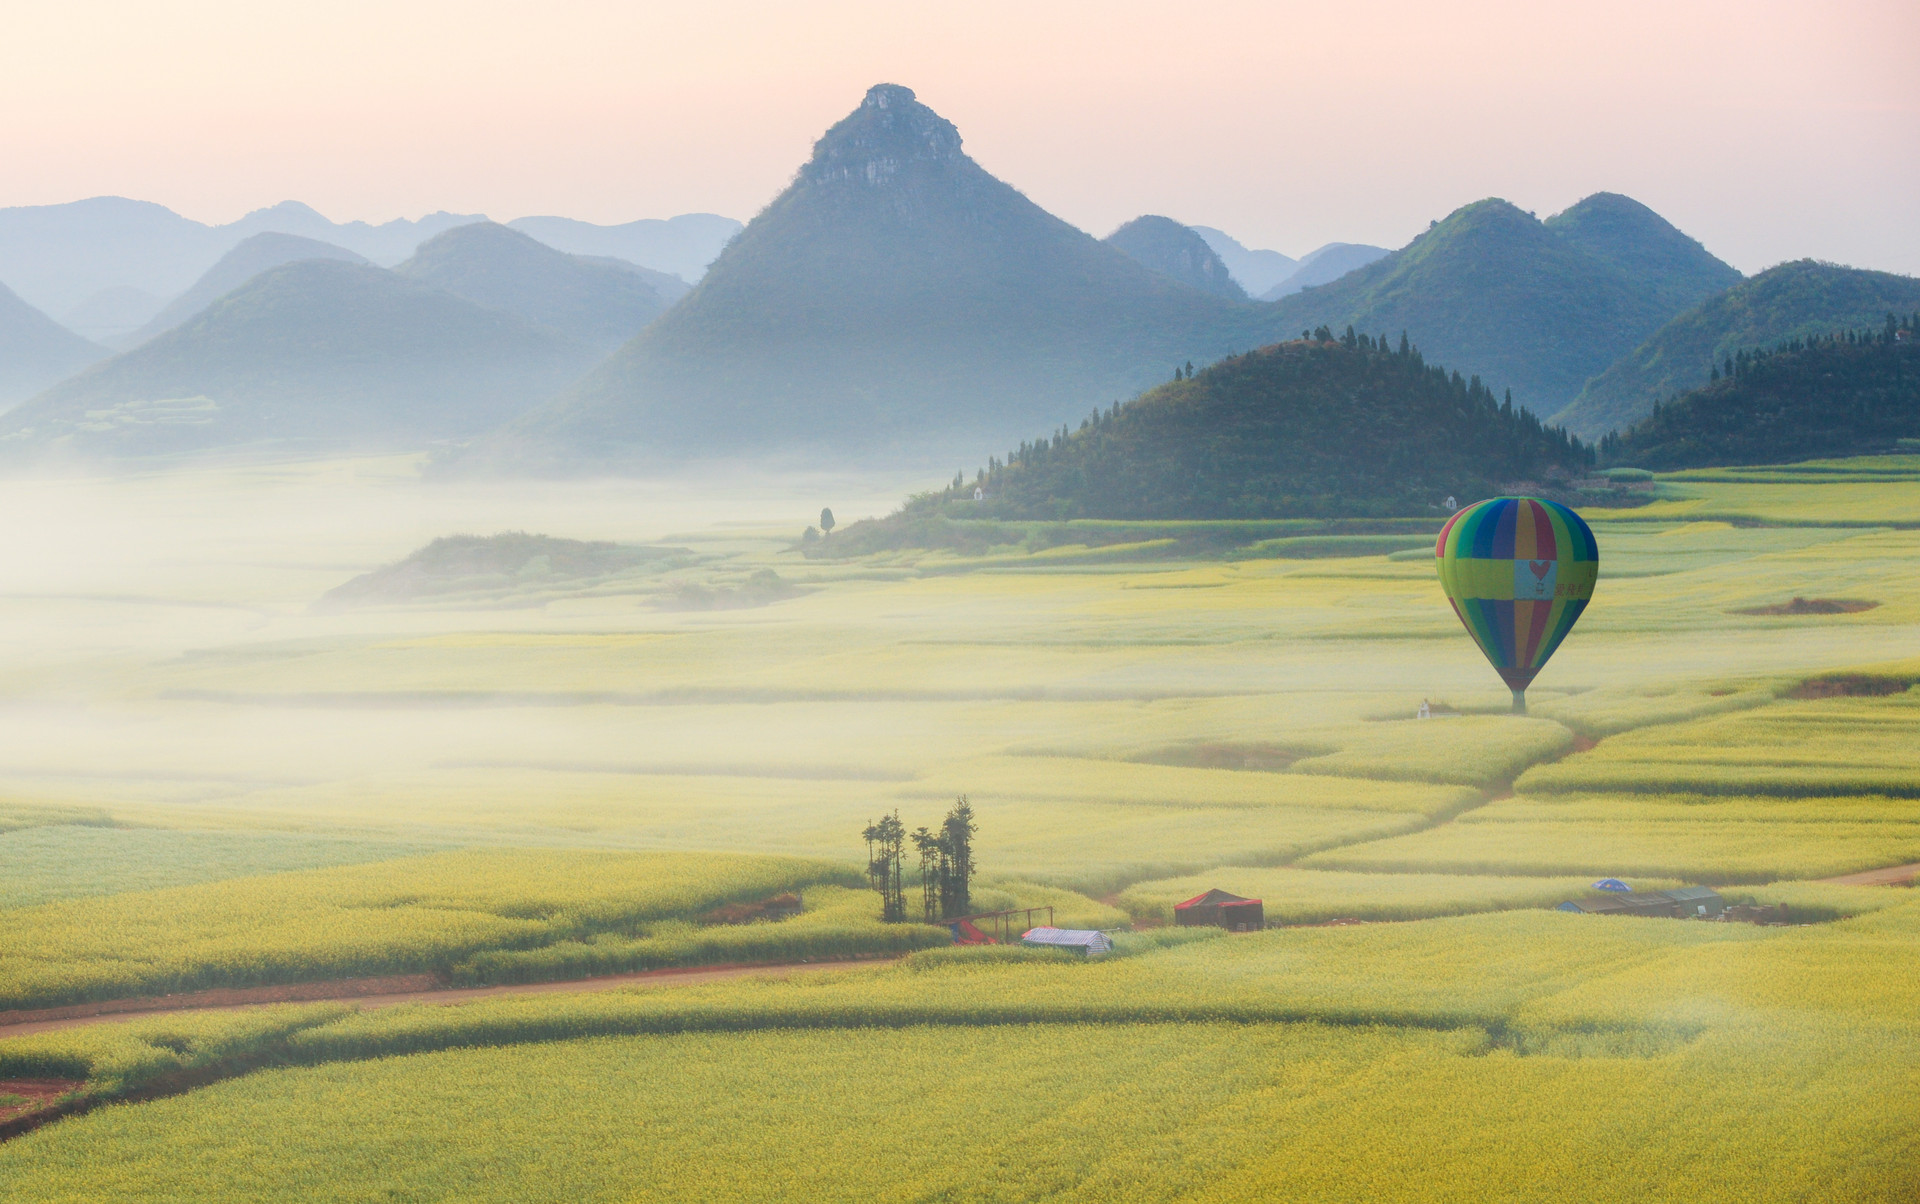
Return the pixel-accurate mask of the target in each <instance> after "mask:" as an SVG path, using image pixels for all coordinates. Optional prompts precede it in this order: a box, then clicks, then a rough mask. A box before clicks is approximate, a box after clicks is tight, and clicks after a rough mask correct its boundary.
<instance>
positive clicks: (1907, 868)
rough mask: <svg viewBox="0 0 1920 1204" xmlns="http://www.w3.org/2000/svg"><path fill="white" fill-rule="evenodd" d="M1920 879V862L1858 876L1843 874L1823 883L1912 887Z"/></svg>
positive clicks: (1890, 866)
mask: <svg viewBox="0 0 1920 1204" xmlns="http://www.w3.org/2000/svg"><path fill="white" fill-rule="evenodd" d="M1916 878H1920V861H1916V862H1914V863H1913V864H1912V865H1889V866H1887V867H1885V868H1884V869H1877V870H1866V871H1864V872H1862V873H1858V874H1842V875H1841V876H1840V877H1838V878H1822V879H1820V881H1822V882H1838V883H1841V884H1842V885H1844V886H1912V885H1913V884H1914V880H1915V879H1916Z"/></svg>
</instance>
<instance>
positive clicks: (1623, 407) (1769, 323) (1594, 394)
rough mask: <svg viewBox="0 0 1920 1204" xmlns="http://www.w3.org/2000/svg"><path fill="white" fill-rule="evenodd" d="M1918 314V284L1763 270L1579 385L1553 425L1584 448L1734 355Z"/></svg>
mask: <svg viewBox="0 0 1920 1204" xmlns="http://www.w3.org/2000/svg"><path fill="white" fill-rule="evenodd" d="M1916 308H1920V280H1916V279H1914V278H1913V277H1911V276H1896V275H1894V274H1892V273H1890V272H1869V271H1863V270H1861V269H1859V268H1847V267H1841V266H1839V265H1838V264H1831V263H1818V262H1816V261H1814V260H1811V259H1801V260H1796V261H1794V262H1792V263H1783V264H1780V265H1778V266H1776V267H1772V268H1768V269H1767V270H1766V271H1764V272H1760V273H1758V274H1757V275H1755V276H1752V277H1750V278H1748V279H1747V280H1745V281H1742V282H1740V283H1738V284H1736V285H1734V286H1733V287H1732V288H1730V289H1727V290H1726V291H1725V292H1722V293H1718V294H1716V295H1714V296H1712V297H1709V298H1708V299H1706V300H1705V301H1702V302H1701V303H1700V304H1699V305H1698V306H1696V307H1694V308H1692V309H1689V310H1688V311H1687V312H1686V313H1683V314H1681V315H1679V316H1678V317H1675V318H1674V319H1673V320H1672V321H1670V322H1668V323H1666V324H1665V325H1664V326H1662V327H1661V328H1660V329H1659V330H1657V331H1655V332H1654V333H1653V335H1652V336H1651V337H1649V338H1648V339H1647V340H1646V341H1645V342H1644V343H1642V344H1640V345H1639V346H1638V347H1635V348H1634V349H1633V350H1632V351H1631V352H1629V353H1627V354H1626V355H1624V356H1622V357H1621V358H1620V359H1619V360H1617V361H1616V362H1614V363H1613V364H1611V365H1609V366H1608V367H1607V369H1606V370H1605V371H1604V372H1601V373H1600V374H1599V375H1597V376H1595V377H1594V378H1593V379H1592V380H1590V381H1588V382H1587V385H1586V387H1585V388H1584V389H1582V390H1581V392H1580V395H1579V396H1578V397H1576V398H1575V399H1574V400H1573V402H1572V403H1571V404H1569V405H1568V406H1567V407H1566V408H1565V409H1563V410H1561V411H1560V412H1559V413H1557V414H1555V415H1554V421H1556V422H1559V423H1563V424H1565V425H1566V426H1567V427H1568V429H1570V430H1573V431H1575V432H1576V433H1579V434H1581V435H1582V436H1583V437H1585V438H1589V439H1597V438H1599V437H1600V436H1602V435H1604V434H1606V433H1607V432H1608V431H1612V430H1624V429H1626V428H1627V427H1628V426H1631V425H1632V424H1634V423H1636V422H1638V421H1640V420H1641V419H1643V418H1645V417H1647V415H1649V414H1651V413H1652V412H1653V407H1654V405H1655V404H1656V403H1658V402H1662V401H1666V400H1667V399H1669V398H1671V397H1673V396H1674V395H1675V394H1679V393H1685V392H1688V391H1689V390H1692V389H1697V388H1700V387H1702V386H1704V385H1706V384H1707V383H1708V377H1709V375H1710V374H1711V373H1712V371H1713V369H1714V367H1715V366H1716V365H1718V364H1719V363H1720V362H1721V361H1722V360H1724V359H1725V358H1726V357H1727V356H1729V355H1732V354H1733V353H1735V352H1736V351H1740V350H1743V349H1752V348H1756V347H1771V346H1774V345H1775V344H1777V343H1781V342H1785V341H1787V340H1790V339H1806V338H1810V337H1813V336H1816V335H1824V334H1829V333H1832V332H1833V331H1836V330H1839V331H1844V330H1857V329H1863V328H1869V327H1872V326H1874V325H1875V324H1877V323H1879V322H1880V321H1881V320H1883V319H1884V318H1885V317H1886V315H1887V314H1889V313H1910V312H1912V311H1913V310H1914V309H1916Z"/></svg>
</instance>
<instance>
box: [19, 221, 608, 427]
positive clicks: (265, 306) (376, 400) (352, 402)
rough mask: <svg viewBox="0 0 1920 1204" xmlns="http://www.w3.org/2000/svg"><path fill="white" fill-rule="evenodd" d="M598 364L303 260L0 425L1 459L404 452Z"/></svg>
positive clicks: (542, 336) (354, 269)
mask: <svg viewBox="0 0 1920 1204" xmlns="http://www.w3.org/2000/svg"><path fill="white" fill-rule="evenodd" d="M594 358H595V356H594V352H593V351H592V349H591V348H589V347H587V346H586V345H585V344H582V343H580V342H578V341H576V340H573V339H570V338H567V337H566V336H564V335H561V334H559V333H558V332H555V331H552V330H549V329H547V328H546V327H543V326H538V325H535V324H534V323H531V322H528V321H526V320H525V319H523V318H520V317H518V316H516V315H513V314H509V313H504V312H502V311H499V310H494V309H488V308H484V307H482V306H478V305H475V304H473V303H472V302H470V301H466V300H463V299H461V298H459V297H455V296H453V295H451V294H449V293H446V292H442V291H441V290H439V289H433V288H428V287H426V286H424V285H421V284H417V283H415V282H413V281H410V280H407V279H405V278H404V277H401V276H398V275H396V274H394V273H393V272H390V271H386V270H384V269H382V268H377V267H372V266H370V265H365V264H356V263H347V262H342V261H340V260H325V259H305V260H300V261H297V262H294V263H289V264H284V265H282V266H280V267H276V268H273V269H270V270H268V271H266V272H264V273H261V274H260V275H257V276H255V277H253V278H252V279H251V280H249V281H247V283H246V284H244V285H242V286H241V287H240V288H238V289H235V290H233V291H232V292H229V293H227V294H225V295H223V296H222V297H220V298H219V299H218V300H217V301H216V302H215V303H214V304H213V305H211V306H209V307H207V308H206V309H205V310H203V311H202V312H201V313H199V314H198V315H196V316H195V317H193V318H192V319H191V320H189V321H187V322H185V323H183V324H182V325H180V326H178V327H176V328H175V329H173V330H170V331H167V332H165V333H163V334H161V335H159V336H157V337H155V338H154V339H152V340H150V341H149V342H147V343H145V344H143V345H141V346H139V347H136V348H135V349H133V350H132V351H129V352H127V353H125V354H123V355H119V356H115V357H114V358H112V359H110V360H107V361H105V362H103V363H99V364H95V365H94V366H93V367H91V368H89V369H87V370H85V371H83V372H81V373H79V374H78V375H76V376H74V377H72V378H70V379H68V380H65V381H63V382H61V383H60V384H58V385H56V386H54V387H53V388H51V389H48V390H47V391H46V392H44V393H41V394H39V395H38V396H36V397H35V398H33V399H32V400H31V401H29V402H27V403H26V404H24V405H21V406H19V407H18V408H16V409H14V410H12V411H10V412H8V413H7V414H5V415H0V451H4V452H5V453H6V454H7V456H8V458H10V459H22V458H33V457H37V456H44V455H49V454H56V455H71V456H77V457H118V456H151V455H161V454H169V453H178V452H190V451H198V450H204V449H208V448H215V447H231V446H237V445H263V446H274V447H286V448H299V449H303V450H307V451H337V450H407V449H412V448H417V447H420V446H422V445H423V444H424V443H426V442H428V441H431V440H436V439H448V438H456V437H462V436H471V435H474V434H478V433H479V432H481V431H484V430H487V429H489V428H491V427H493V426H496V425H498V424H499V423H501V422H503V421H506V420H507V419H509V418H512V417H513V416H514V415H516V414H518V413H520V412H522V411H524V410H525V409H526V408H527V407H529V406H531V405H532V404H534V403H536V402H537V401H539V400H541V399H542V398H544V397H547V396H550V395H552V394H553V393H554V392H555V391H557V390H558V389H560V388H561V387H562V386H564V385H565V384H567V383H568V382H569V381H571V380H573V379H575V378H576V377H578V375H579V374H580V373H581V372H583V371H584V370H585V369H586V368H587V367H588V366H589V365H590V364H591V363H592V362H593V359H594Z"/></svg>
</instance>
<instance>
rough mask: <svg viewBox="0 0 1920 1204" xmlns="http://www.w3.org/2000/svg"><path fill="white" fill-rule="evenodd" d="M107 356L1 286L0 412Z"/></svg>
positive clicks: (104, 350) (105, 352) (101, 349)
mask: <svg viewBox="0 0 1920 1204" xmlns="http://www.w3.org/2000/svg"><path fill="white" fill-rule="evenodd" d="M106 354H107V350H106V348H104V347H101V346H99V345H97V344H95V343H90V342H88V341H87V340H86V339H83V338H81V337H80V336H79V335H77V334H75V333H73V332H72V331H71V330H68V329H67V328H66V327H64V326H62V325H60V323H58V322H56V321H54V320H53V319H52V318H49V317H48V316H47V315H45V314H43V313H41V312H40V311H39V310H37V309H35V308H34V307H33V306H31V305H28V304H27V303H26V302H25V301H22V300H21V299H20V298H19V296H18V295H16V294H15V293H14V291H13V290H12V289H10V288H8V287H7V286H6V285H4V284H0V409H4V408H6V407H7V406H10V405H12V404H14V403H15V402H17V401H21V400H23V399H25V398H28V397H31V396H33V395H34V394H35V393H37V392H39V391H40V390H41V389H44V388H46V387H47V386H48V385H50V384H52V383H53V382H54V381H57V380H60V379H61V378H63V377H66V376H69V375H71V374H73V373H75V372H78V371H79V370H80V369H82V368H84V367H86V366H87V365H88V364H91V363H93V362H94V361H95V360H97V359H100V358H101V357H102V356H105V355H106Z"/></svg>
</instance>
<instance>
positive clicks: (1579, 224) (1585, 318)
mask: <svg viewBox="0 0 1920 1204" xmlns="http://www.w3.org/2000/svg"><path fill="white" fill-rule="evenodd" d="M1739 279H1740V273H1739V272H1737V271H1735V270H1734V269H1733V268H1731V267H1728V266H1727V265H1726V264H1724V263H1722V262H1721V261H1720V260H1718V259H1715V258H1714V257H1713V256H1712V255H1710V254H1709V253H1708V252H1707V251H1706V249H1705V248H1703V247H1701V246H1700V244H1699V243H1697V242H1695V241H1693V240H1692V239H1690V238H1688V237H1687V236H1686V235H1684V234H1682V233H1680V232H1679V231H1678V230H1675V229H1674V228H1673V227H1672V226H1671V225H1669V224H1668V223H1667V222H1666V221H1665V220H1663V219H1662V218H1661V217H1660V216H1659V215H1658V214H1656V213H1654V212H1653V211H1652V210H1651V209H1648V208H1647V207H1646V206H1644V205H1641V204H1640V203H1639V202H1637V201H1633V200H1630V199H1629V198H1627V197H1623V196H1617V195H1614V194H1611V193H1597V194H1595V195H1594V196H1590V197H1588V198H1587V199H1585V200H1583V201H1581V202H1580V203H1579V204H1577V205H1574V206H1573V207H1572V208H1570V209H1568V210H1567V211H1566V212H1565V213H1562V214H1559V215H1557V216H1556V217H1554V218H1551V219H1549V220H1548V221H1545V222H1542V221H1539V220H1537V219H1536V218H1534V216H1533V215H1532V214H1529V213H1525V212H1523V211H1522V210H1520V209H1518V208H1516V207H1515V206H1513V205H1511V204H1508V203H1507V202H1506V201H1502V200H1498V199H1489V200H1484V201H1479V202H1476V203H1474V204H1472V205H1467V206H1465V207H1463V208H1461V209H1458V210H1455V211H1454V212H1453V213H1451V214H1449V215H1448V216H1447V217H1446V219H1445V220H1443V221H1439V222H1435V223H1434V224H1433V226H1432V227H1431V228H1430V229H1428V230H1427V231H1426V232H1424V233H1423V234H1421V235H1420V236H1419V237H1418V238H1415V239H1414V240H1413V241H1412V242H1411V243H1409V244H1407V245H1406V246H1405V247H1403V248H1401V249H1400V250H1398V251H1395V252H1393V253H1392V254H1391V255H1388V256H1386V257H1384V258H1382V259H1379V260H1376V261H1375V262H1373V263H1370V264H1368V265H1366V266H1365V267H1362V268H1360V269H1358V270H1357V271H1352V272H1349V273H1347V274H1346V275H1344V276H1341V277H1340V278H1339V279H1337V280H1335V281H1333V282H1332V283H1329V284H1324V285H1320V286H1317V287H1314V288H1309V289H1306V290H1304V291H1302V292H1299V293H1296V294H1294V295H1292V296H1290V297H1284V298H1282V299H1280V300H1279V301H1277V302H1276V303H1275V304H1274V307H1273V308H1274V310H1275V312H1276V313H1277V314H1278V315H1280V316H1281V321H1280V323H1279V324H1280V325H1281V326H1282V327H1283V328H1285V327H1291V329H1293V330H1294V331H1296V332H1297V331H1300V330H1306V329H1310V328H1313V327H1317V326H1321V325H1325V326H1329V327H1332V328H1333V329H1335V330H1338V329H1341V328H1342V327H1345V326H1348V325H1351V326H1354V327H1355V328H1357V329H1360V330H1363V331H1364V330H1373V331H1388V332H1398V331H1403V330H1404V331H1406V332H1408V333H1409V334H1410V335H1411V336H1412V338H1413V341H1414V342H1416V343H1418V344H1419V345H1420V346H1421V347H1422V348H1423V349H1424V350H1425V351H1426V352H1427V353H1428V354H1429V355H1430V356H1432V357H1433V358H1434V359H1436V360H1439V361H1441V362H1443V363H1449V364H1458V365H1461V366H1463V367H1465V368H1470V369H1471V370H1473V371H1475V372H1477V373H1479V374H1480V375H1481V376H1482V377H1484V378H1485V379H1487V380H1489V381H1493V382H1498V383H1499V384H1500V385H1502V386H1503V387H1510V388H1511V389H1512V390H1513V394H1514V399H1515V401H1517V402H1519V403H1520V404H1521V405H1523V406H1525V407H1526V408H1528V409H1530V410H1532V411H1533V412H1534V413H1536V414H1540V415H1548V414H1553V413H1556V412H1558V411H1560V410H1561V409H1563V408H1565V407H1566V406H1567V404H1568V403H1570V402H1571V401H1572V400H1573V399H1574V398H1575V397H1576V396H1577V395H1578V394H1579V392H1580V390H1581V388H1582V387H1583V386H1584V385H1585V384H1586V382H1587V380H1588V378H1590V377H1592V376H1593V375H1594V374H1596V373H1598V372H1600V371H1602V370H1604V369H1605V368H1606V367H1607V366H1608V365H1609V364H1611V363H1612V362H1613V361H1614V360H1616V359H1618V358H1619V357H1620V356H1621V355H1624V354H1625V353H1626V352H1628V351H1630V350H1631V349H1633V348H1634V347H1635V346H1637V345H1639V344H1640V343H1641V342H1642V341H1643V340H1645V339H1646V338H1647V337H1648V336H1649V335H1651V334H1652V333H1653V332H1654V331H1655V330H1657V329H1659V328H1660V327H1661V326H1662V325H1663V324H1665V323H1666V322H1667V321H1668V320H1669V319H1671V318H1673V317H1674V316H1675V315H1676V314H1678V313H1680V312H1681V311H1682V310H1684V309H1687V308H1689V307H1691V306H1693V305H1695V304H1697V303H1699V302H1700V301H1701V300H1703V299H1705V298H1706V297H1708V296H1709V295H1711V294H1713V293H1716V292H1719V291H1721V290H1723V289H1725V288H1727V287H1728V286H1730V285H1732V284H1734V283H1735V282H1737V281H1738V280H1739Z"/></svg>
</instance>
